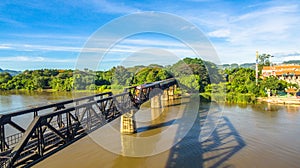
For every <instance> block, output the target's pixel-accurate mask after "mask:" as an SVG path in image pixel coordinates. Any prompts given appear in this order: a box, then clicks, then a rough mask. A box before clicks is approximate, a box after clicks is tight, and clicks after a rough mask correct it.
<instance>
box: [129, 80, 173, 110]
mask: <svg viewBox="0 0 300 168" xmlns="http://www.w3.org/2000/svg"><path fill="white" fill-rule="evenodd" d="M177 84H178V83H177V81H176V79H175V78H169V79H166V80H162V81H157V82H152V83H146V84H142V85H137V86H131V87H127V88H125V89H124V92H129V93H130V94H131V95H132V99H133V100H132V101H133V102H134V103H135V106H136V107H139V106H140V105H141V104H143V103H144V102H146V101H148V100H149V99H150V97H149V96H150V93H151V91H152V90H153V89H155V88H158V89H160V90H166V89H169V88H170V87H171V86H174V85H177ZM155 94H159V92H156V93H154V94H152V96H154V95H155Z"/></svg>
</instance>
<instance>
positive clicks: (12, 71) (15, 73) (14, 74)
mask: <svg viewBox="0 0 300 168" xmlns="http://www.w3.org/2000/svg"><path fill="white" fill-rule="evenodd" d="M2 72H8V73H9V74H10V75H11V76H16V75H18V74H20V73H21V71H14V70H9V69H5V70H3V69H1V68H0V73H2Z"/></svg>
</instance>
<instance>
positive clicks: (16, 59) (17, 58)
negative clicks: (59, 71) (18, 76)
mask: <svg viewBox="0 0 300 168" xmlns="http://www.w3.org/2000/svg"><path fill="white" fill-rule="evenodd" d="M75 61H76V60H75V59H58V58H49V57H41V56H37V57H33V56H6V57H0V62H18V63H19V62H52V63H57V62H62V63H64V62H75Z"/></svg>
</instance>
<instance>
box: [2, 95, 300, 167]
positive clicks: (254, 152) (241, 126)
mask: <svg viewBox="0 0 300 168" xmlns="http://www.w3.org/2000/svg"><path fill="white" fill-rule="evenodd" d="M56 96H57V95H56ZM58 97H60V98H61V99H65V98H68V97H70V95H67V96H66V95H61V96H58ZM0 100H1V111H11V110H12V111H13V110H14V109H16V108H17V109H19V108H21V107H25V106H30V105H32V104H34V103H35V104H41V103H43V102H44V103H46V102H48V101H53V100H55V101H56V100H58V99H54V98H53V97H52V96H51V95H50V96H49V95H46V96H45V95H39V96H37V95H36V94H35V95H25V96H24V95H20V94H14V95H9V94H6V95H1V96H0ZM41 101H42V102H41ZM189 103H190V100H189V99H183V100H176V101H173V102H172V103H170V105H169V106H165V108H163V109H159V110H157V109H156V111H155V110H150V108H148V106H147V105H145V106H144V107H143V108H142V109H141V110H140V111H138V112H137V113H136V120H137V131H138V133H136V134H134V135H121V134H119V127H120V120H118V119H117V120H114V121H113V122H111V123H109V124H107V125H105V126H104V127H102V128H100V129H99V130H96V131H94V132H93V133H91V134H90V135H89V136H86V137H85V138H83V139H81V140H79V141H77V142H75V143H73V144H71V145H70V146H68V147H66V148H64V149H63V150H61V151H60V152H58V153H56V154H54V155H52V156H50V157H49V158H47V159H45V160H44V161H42V162H40V163H39V164H36V165H35V166H34V167H78V168H79V167H222V168H225V167H226V168H229V167H230V168H233V167H237V168H238V167H242V168H243V167H272V168H273V167H275V168H276V167H299V165H300V139H299V138H300V136H299V135H300V106H292V105H290V106H283V105H282V106H281V105H268V104H258V105H222V104H216V103H212V104H206V105H200V107H199V110H198V111H197V112H196V113H194V112H192V111H191V110H192V109H193V108H190V105H189Z"/></svg>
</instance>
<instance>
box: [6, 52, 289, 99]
mask: <svg viewBox="0 0 300 168" xmlns="http://www.w3.org/2000/svg"><path fill="white" fill-rule="evenodd" d="M263 56H264V58H261V60H260V61H261V63H262V64H265V63H267V64H268V63H269V62H268V60H267V61H266V60H264V59H268V58H269V55H263ZM233 67H236V68H233ZM223 68H224V67H223ZM171 77H176V79H178V82H179V85H180V90H181V93H199V94H200V97H201V100H202V101H210V100H215V101H222V102H239V103H249V102H255V100H256V98H257V97H258V96H266V95H267V94H266V91H267V90H271V91H272V92H273V93H276V92H278V91H284V89H285V88H287V87H288V86H290V85H291V84H288V83H287V82H285V81H282V80H279V79H277V78H276V77H269V78H266V79H264V80H262V79H259V84H258V85H256V83H255V71H254V70H253V69H250V68H242V67H239V66H236V65H230V68H227V69H225V70H220V69H219V68H218V67H217V65H215V64H214V63H211V62H208V61H203V60H201V59H198V58H184V59H183V60H181V61H178V62H177V63H175V64H173V65H168V66H165V67H164V66H161V65H156V64H151V65H149V66H142V65H141V66H134V67H128V68H126V67H123V66H117V67H113V68H111V69H110V70H108V71H91V70H88V69H85V70H83V71H80V70H55V69H42V70H31V71H30V70H26V71H24V72H22V73H20V74H18V75H16V76H11V75H10V74H9V73H0V89H1V90H12V89H23V90H44V89H52V90H55V91H71V90H95V91H99V92H103V91H105V90H107V89H119V90H121V89H123V88H124V87H127V86H131V85H139V84H143V83H149V82H154V81H158V80H164V79H168V78H171Z"/></svg>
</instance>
